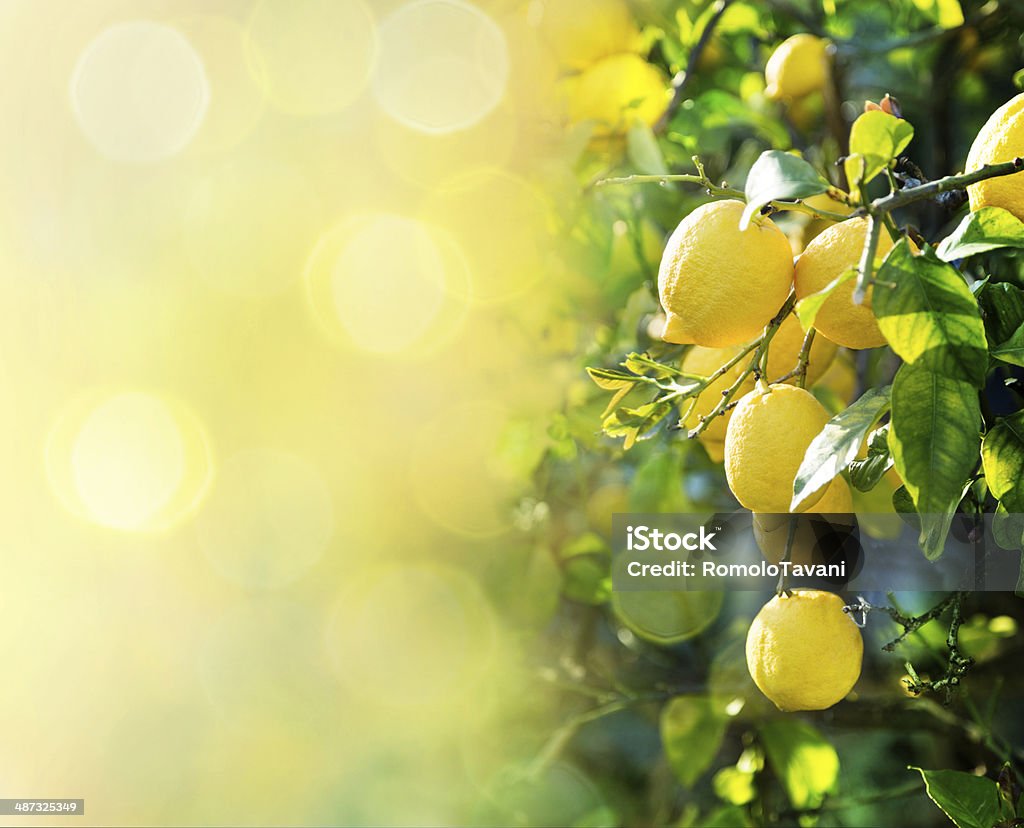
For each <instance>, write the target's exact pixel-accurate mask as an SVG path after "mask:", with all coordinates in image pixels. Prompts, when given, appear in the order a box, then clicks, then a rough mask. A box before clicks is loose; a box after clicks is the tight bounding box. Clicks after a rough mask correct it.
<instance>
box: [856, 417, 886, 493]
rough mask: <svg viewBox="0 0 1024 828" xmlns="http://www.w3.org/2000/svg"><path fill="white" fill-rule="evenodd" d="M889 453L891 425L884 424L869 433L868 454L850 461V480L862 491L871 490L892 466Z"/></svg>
mask: <svg viewBox="0 0 1024 828" xmlns="http://www.w3.org/2000/svg"><path fill="white" fill-rule="evenodd" d="M892 462H893V461H892V454H890V453H889V426H888V425H884V426H882V427H881V428H879V429H876V430H875V431H874V432H872V433H871V434H870V435H868V451H867V456H866V457H865V458H864V459H863V460H854V461H853V462H852V463H850V482H851V483H852V484H853V485H854V486H855V487H856V488H857V489H859V490H860V491H862V492H869V491H871V490H872V489H873V488H875V486H876V485H877V484H878V481H879V480H881V479H882V475H884V474H885V473H886V472H887V471H889V469H891V468H892Z"/></svg>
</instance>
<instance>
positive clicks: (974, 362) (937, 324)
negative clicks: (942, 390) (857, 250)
mask: <svg viewBox="0 0 1024 828" xmlns="http://www.w3.org/2000/svg"><path fill="white" fill-rule="evenodd" d="M875 278H876V280H877V281H878V284H876V285H875V290H874V293H873V294H872V299H871V303H872V307H873V309H874V312H875V317H876V318H877V319H878V327H879V328H881V329H882V333H883V334H885V338H886V339H887V340H888V341H889V345H890V346H891V347H892V349H893V350H894V351H895V352H896V353H897V354H898V355H899V356H901V357H902V358H903V359H904V360H905V361H906V362H908V363H910V364H913V365H920V366H921V367H924V368H928V369H929V370H931V371H934V372H936V373H938V374H944V375H946V376H948V377H954V378H956V379H959V380H963V381H964V382H969V383H971V384H972V385H974V386H975V387H976V388H981V387H982V386H983V385H984V384H985V375H986V373H987V372H988V342H987V340H986V339H985V326H984V324H983V323H982V321H981V312H980V311H979V310H978V303H977V301H976V300H975V298H974V296H973V294H972V293H971V290H970V288H968V287H967V283H966V282H965V281H964V279H963V277H962V276H961V275H960V273H959V272H958V271H957V270H956V268H954V267H952V266H951V265H948V264H946V263H945V262H942V261H941V260H939V259H937V258H936V257H935V255H934V253H933V252H931V251H930V250H927V249H926V250H925V252H923V253H920V254H917V255H915V254H914V253H913V252H912V251H911V249H910V243H909V242H908V241H907V240H906V239H905V238H904V239H900V241H899V242H898V243H897V244H896V246H895V247H894V248H893V249H892V251H891V252H890V253H889V255H888V256H887V257H886V259H885V262H884V263H883V264H882V266H881V268H879V270H878V272H877V274H876V276H875Z"/></svg>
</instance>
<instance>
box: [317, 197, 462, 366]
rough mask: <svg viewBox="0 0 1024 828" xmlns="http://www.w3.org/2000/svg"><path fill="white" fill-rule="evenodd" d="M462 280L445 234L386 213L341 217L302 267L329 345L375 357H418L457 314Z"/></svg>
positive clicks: (454, 323) (446, 333)
mask: <svg viewBox="0 0 1024 828" xmlns="http://www.w3.org/2000/svg"><path fill="white" fill-rule="evenodd" d="M467 279H468V277H467V273H466V268H465V264H464V262H463V261H462V259H461V257H460V255H459V251H458V249H457V248H456V247H455V245H454V243H453V242H452V240H451V239H450V238H449V237H448V236H447V234H445V233H443V232H442V231H440V230H439V229H438V228H435V227H432V226H430V225H429V224H427V223H425V222H422V221H418V220H416V219H411V218H406V217H404V216H400V215H395V214H391V213H363V214H356V215H352V216H349V217H347V218H345V219H343V220H342V221H341V222H339V223H338V224H337V225H335V226H334V227H333V228H331V229H330V230H329V231H328V232H327V233H325V234H324V236H323V237H322V238H321V239H320V241H319V242H318V243H317V245H316V247H315V248H314V250H313V253H312V255H311V256H310V259H309V261H308V263H307V266H306V288H307V296H308V298H309V302H310V306H311V308H312V310H313V313H314V315H315V316H316V318H317V320H318V322H319V323H320V325H321V327H323V328H324V330H325V331H326V332H327V333H328V335H329V336H331V338H332V339H334V340H336V341H339V342H342V343H345V344H348V345H350V346H351V347H354V348H356V349H358V350H361V351H365V352H368V353H373V354H379V355H390V356H397V355H402V356H405V355H409V354H412V353H415V355H417V356H424V355H426V354H428V353H429V352H430V351H433V350H436V348H437V346H439V345H440V344H443V342H445V341H447V340H450V339H451V337H452V336H453V335H454V334H455V333H456V332H457V330H458V328H459V325H460V322H461V320H462V318H463V316H464V313H465V307H466V303H465V301H464V299H463V298H462V297H464V296H465V294H466V293H467V292H468V287H467V284H466V283H467Z"/></svg>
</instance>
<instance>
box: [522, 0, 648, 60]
mask: <svg viewBox="0 0 1024 828" xmlns="http://www.w3.org/2000/svg"><path fill="white" fill-rule="evenodd" d="M540 32H541V35H542V37H543V38H544V40H545V41H546V42H547V43H548V45H549V46H550V48H551V51H552V52H554V54H555V57H556V59H557V60H558V62H559V63H560V64H561V65H562V66H564V67H566V68H568V69H577V70H582V69H586V68H587V67H588V66H590V65H591V64H594V63H596V62H597V61H599V60H600V59H601V58H604V57H608V56H609V55H615V54H619V53H622V52H638V51H639V50H640V48H641V47H642V45H643V38H642V37H641V36H640V30H639V29H638V28H637V25H636V22H635V21H634V18H633V13H632V11H630V8H629V5H628V4H627V3H626V2H625V0H588V2H587V4H586V6H585V7H584V6H582V5H580V3H578V2H577V1H576V0H547V1H546V2H545V3H544V4H543V6H542V17H541V20H540Z"/></svg>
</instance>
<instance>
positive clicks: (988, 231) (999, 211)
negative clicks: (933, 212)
mask: <svg viewBox="0 0 1024 828" xmlns="http://www.w3.org/2000/svg"><path fill="white" fill-rule="evenodd" d="M1000 247H1024V222H1022V221H1021V220H1020V219H1019V218H1017V217H1016V216H1015V215H1014V214H1013V213H1011V212H1009V211H1008V210H1004V209H1003V208H1002V207H982V208H981V209H980V210H975V211H974V212H972V213H968V214H967V215H966V216H964V219H963V221H961V222H960V224H959V225H958V226H957V228H956V230H954V231H953V232H952V233H950V234H949V235H948V236H946V238H944V239H943V240H942V242H941V243H940V244H939V246H938V249H937V250H936V251H935V253H936V255H937V256H938V257H939V258H940V259H942V261H944V262H951V261H953V260H954V259H965V258H967V257H968V256H973V255H974V254H975V253H984V252H986V251H988V250H996V249H998V248H1000Z"/></svg>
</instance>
